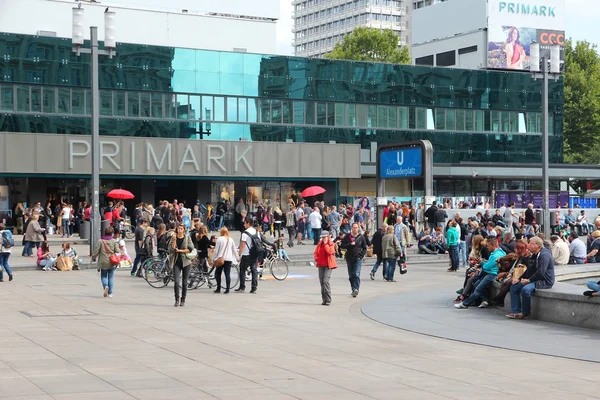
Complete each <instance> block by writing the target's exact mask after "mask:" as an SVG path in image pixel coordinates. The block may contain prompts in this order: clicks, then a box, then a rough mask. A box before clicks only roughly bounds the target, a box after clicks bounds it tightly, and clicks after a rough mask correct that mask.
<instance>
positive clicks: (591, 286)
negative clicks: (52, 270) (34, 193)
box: [0, 253, 600, 292]
mask: <svg viewBox="0 0 600 400" xmlns="http://www.w3.org/2000/svg"><path fill="white" fill-rule="evenodd" d="M4 254H6V253H4ZM0 279H2V273H1V272H0ZM587 287H588V289H590V290H592V291H594V292H600V285H598V282H596V281H588V283H587Z"/></svg>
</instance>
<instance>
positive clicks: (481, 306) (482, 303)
mask: <svg viewBox="0 0 600 400" xmlns="http://www.w3.org/2000/svg"><path fill="white" fill-rule="evenodd" d="M489 305H490V303H488V302H487V301H482V302H481V304H480V305H479V306H478V307H479V308H487V306H489Z"/></svg>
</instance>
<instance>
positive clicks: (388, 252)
mask: <svg viewBox="0 0 600 400" xmlns="http://www.w3.org/2000/svg"><path fill="white" fill-rule="evenodd" d="M388 219H389V218H388ZM401 255H402V248H401V247H400V242H399V241H398V238H397V237H396V235H394V227H393V226H388V227H387V228H386V230H385V235H383V238H382V239H381V257H382V259H383V279H384V280H385V281H387V282H396V281H395V280H394V271H395V269H396V259H397V258H398V257H400V256H401Z"/></svg>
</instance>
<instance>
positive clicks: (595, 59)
mask: <svg viewBox="0 0 600 400" xmlns="http://www.w3.org/2000/svg"><path fill="white" fill-rule="evenodd" d="M565 67H566V72H565V75H564V80H565V85H564V96H565V101H564V118H565V123H564V160H565V162H567V163H574V164H575V163H577V164H580V163H581V164H598V163H600V55H599V54H598V52H597V49H596V46H595V45H592V44H590V43H588V42H587V41H582V42H577V43H576V44H575V46H573V42H572V41H571V40H569V41H567V43H566V44H565Z"/></svg>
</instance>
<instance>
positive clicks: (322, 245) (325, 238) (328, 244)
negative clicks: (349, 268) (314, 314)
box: [314, 231, 337, 306]
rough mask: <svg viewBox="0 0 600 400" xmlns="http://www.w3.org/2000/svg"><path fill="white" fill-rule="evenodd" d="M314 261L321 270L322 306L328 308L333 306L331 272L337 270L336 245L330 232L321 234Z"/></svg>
mask: <svg viewBox="0 0 600 400" xmlns="http://www.w3.org/2000/svg"><path fill="white" fill-rule="evenodd" d="M314 259H315V263H316V265H317V268H318V269H319V283H320V284H321V298H322V300H323V302H322V303H321V305H323V306H328V305H330V304H331V285H330V284H329V279H331V271H332V270H334V269H336V268H337V262H336V261H335V245H334V244H333V240H331V236H330V235H329V232H327V231H322V232H321V240H320V241H319V243H318V244H317V247H316V248H315V252H314Z"/></svg>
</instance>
